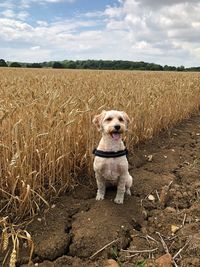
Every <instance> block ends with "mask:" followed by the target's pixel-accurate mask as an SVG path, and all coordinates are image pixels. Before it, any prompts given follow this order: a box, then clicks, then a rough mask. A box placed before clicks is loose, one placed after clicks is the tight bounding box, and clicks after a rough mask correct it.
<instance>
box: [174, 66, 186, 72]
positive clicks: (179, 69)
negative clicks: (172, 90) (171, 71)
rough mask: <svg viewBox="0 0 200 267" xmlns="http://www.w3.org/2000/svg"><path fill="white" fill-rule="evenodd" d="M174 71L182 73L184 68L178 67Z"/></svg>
mask: <svg viewBox="0 0 200 267" xmlns="http://www.w3.org/2000/svg"><path fill="white" fill-rule="evenodd" d="M176 70H177V71H184V70H185V67H184V66H180V67H177V68H176Z"/></svg>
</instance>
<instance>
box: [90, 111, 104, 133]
mask: <svg viewBox="0 0 200 267" xmlns="http://www.w3.org/2000/svg"><path fill="white" fill-rule="evenodd" d="M105 115H106V111H105V110H103V111H102V112H101V114H98V115H95V116H94V119H93V120H92V122H93V123H94V125H96V127H97V129H98V131H101V123H102V120H103V118H104V117H105Z"/></svg>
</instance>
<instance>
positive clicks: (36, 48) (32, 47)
mask: <svg viewBox="0 0 200 267" xmlns="http://www.w3.org/2000/svg"><path fill="white" fill-rule="evenodd" d="M39 49H40V46H39V45H36V46H31V47H30V50H32V51H35V50H39Z"/></svg>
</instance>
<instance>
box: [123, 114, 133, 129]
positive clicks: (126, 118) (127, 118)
mask: <svg viewBox="0 0 200 267" xmlns="http://www.w3.org/2000/svg"><path fill="white" fill-rule="evenodd" d="M122 113H123V117H124V120H125V122H126V128H128V125H129V123H130V121H131V120H130V118H129V116H128V115H127V113H126V112H124V111H123V112H122Z"/></svg>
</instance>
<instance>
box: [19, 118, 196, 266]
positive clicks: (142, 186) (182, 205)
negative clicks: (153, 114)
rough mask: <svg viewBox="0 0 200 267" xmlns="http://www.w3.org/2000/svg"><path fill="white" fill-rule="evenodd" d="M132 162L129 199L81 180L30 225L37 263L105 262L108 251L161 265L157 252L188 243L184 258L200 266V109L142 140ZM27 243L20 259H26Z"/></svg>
mask: <svg viewBox="0 0 200 267" xmlns="http://www.w3.org/2000/svg"><path fill="white" fill-rule="evenodd" d="M129 162H130V172H131V174H132V176H133V177H134V182H133V188H132V196H131V197H126V198H125V203H124V204H123V205H116V204H114V202H113V199H114V196H115V193H116V191H115V190H111V189H110V190H108V191H107V194H106V199H105V200H104V201H101V202H97V201H95V199H94V198H95V189H88V188H87V187H77V188H76V190H74V192H73V194H72V195H70V196H64V197H62V198H60V199H59V201H58V202H57V203H55V205H53V206H52V208H51V209H50V211H49V212H47V213H45V214H44V215H42V216H38V217H37V218H35V220H34V222H32V223H31V225H29V226H28V229H27V230H28V231H29V232H30V233H31V234H32V237H33V240H34V243H35V251H34V257H33V262H34V264H35V263H38V264H36V265H34V264H33V265H32V266H39V267H67V266H73V267H78V266H79V267H80V266H82V267H84V266H85V267H86V266H88V267H94V266H99V267H101V266H105V262H106V260H107V259H108V258H114V259H115V260H116V261H118V263H119V264H120V266H125V267H134V266H137V267H139V266H141V267H142V266H143V267H145V266H154V265H151V264H150V263H149V262H152V260H150V259H153V258H155V259H156V258H158V257H160V256H161V255H163V254H165V253H166V251H167V250H168V251H169V253H170V254H171V255H172V256H174V255H175V254H176V253H177V252H179V250H180V249H182V251H180V253H178V255H177V256H176V257H175V262H176V263H177V265H178V266H182V267H188V266H196V267H197V266H200V206H199V205H200V115H198V116H194V117H192V118H190V119H189V120H187V121H184V122H183V123H181V124H180V125H178V126H177V127H175V128H173V129H172V130H171V131H170V132H165V133H161V134H160V136H159V137H157V138H154V139H153V140H151V141H149V142H148V143H147V144H140V145H139V146H138V147H137V148H135V151H134V154H133V155H132V156H131V157H130V158H129ZM163 241H164V243H165V245H166V246H165V245H164V243H163ZM109 243H111V244H110V245H108V244H109ZM105 245H108V246H107V247H106V248H104V249H103V250H102V251H100V252H99V253H97V254H96V255H94V254H95V253H96V252H97V251H99V250H100V249H102V248H103V247H104V246H105ZM121 249H123V250H132V251H138V252H125V251H121ZM144 250H147V251H148V252H146V253H145V252H143V251H144ZM21 251H22V252H21V255H20V261H19V265H18V266H20V267H22V266H23V267H25V266H27V265H25V263H26V262H27V255H26V253H25V252H24V249H22V250H21ZM140 251H142V252H140ZM130 256H131V257H130ZM149 258H150V259H149ZM147 263H148V265H147ZM23 264H24V265H23ZM162 266H163V267H164V265H162Z"/></svg>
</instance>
